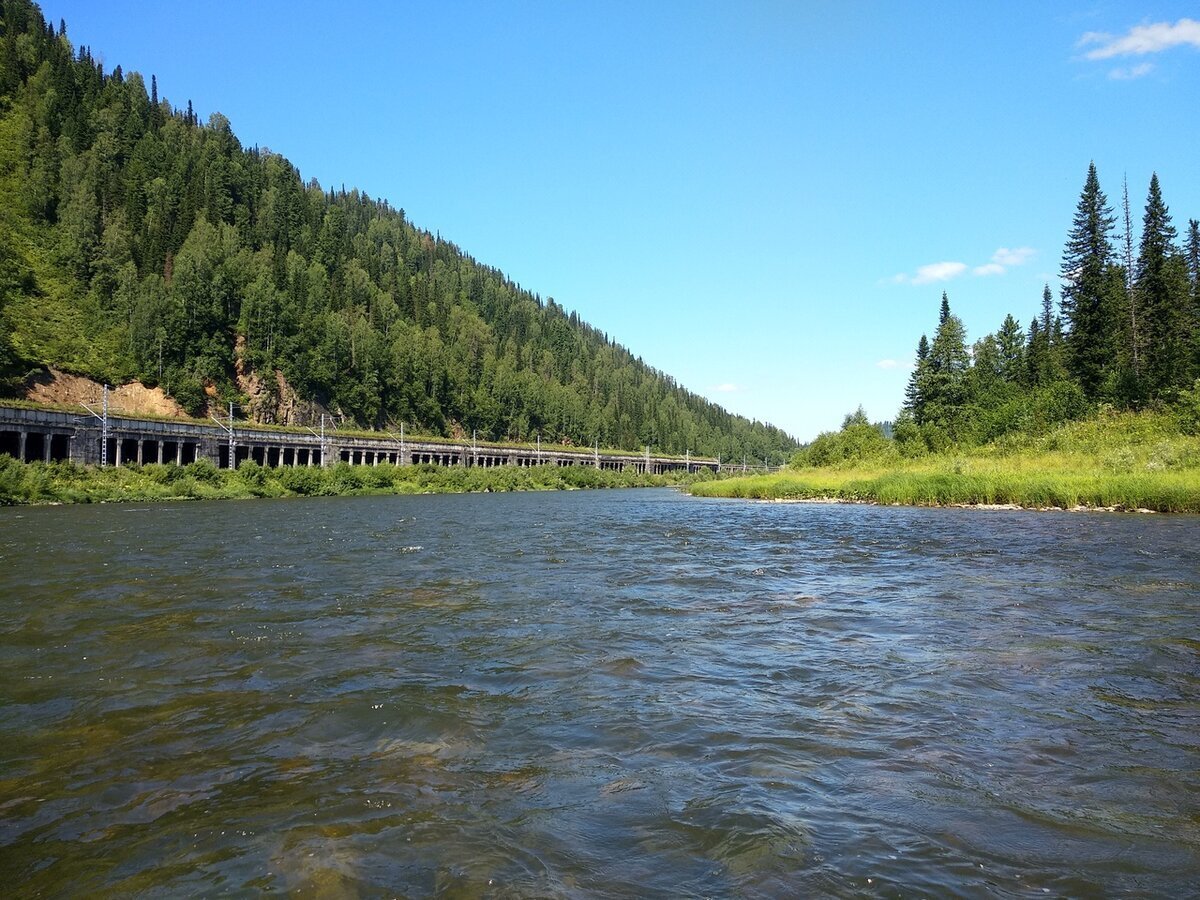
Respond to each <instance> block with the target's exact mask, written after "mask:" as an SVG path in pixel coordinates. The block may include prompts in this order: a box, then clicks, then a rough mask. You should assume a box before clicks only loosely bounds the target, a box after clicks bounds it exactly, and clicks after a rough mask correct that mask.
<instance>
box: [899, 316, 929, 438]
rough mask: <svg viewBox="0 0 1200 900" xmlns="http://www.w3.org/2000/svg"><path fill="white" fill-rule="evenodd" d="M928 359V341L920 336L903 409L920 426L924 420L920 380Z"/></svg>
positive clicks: (922, 377)
mask: <svg viewBox="0 0 1200 900" xmlns="http://www.w3.org/2000/svg"><path fill="white" fill-rule="evenodd" d="M928 358H929V339H928V338H927V337H925V335H921V340H920V341H918V342H917V363H916V365H915V366H913V371H912V375H910V376H909V379H908V386H907V387H905V389H904V408H905V409H907V410H908V411H909V412H911V413H912V414H913V420H914V421H916V423H917V424H918V425H920V424H921V423H922V422H923V421H924V418H925V398H924V397H923V396H922V392H921V388H922V380H923V379H924V377H925V368H926V364H925V361H926V360H927V359H928Z"/></svg>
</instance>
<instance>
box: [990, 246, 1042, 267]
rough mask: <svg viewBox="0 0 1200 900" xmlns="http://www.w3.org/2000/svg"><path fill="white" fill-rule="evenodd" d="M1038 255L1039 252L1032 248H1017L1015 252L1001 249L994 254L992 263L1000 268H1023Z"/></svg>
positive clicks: (1004, 248)
mask: <svg viewBox="0 0 1200 900" xmlns="http://www.w3.org/2000/svg"><path fill="white" fill-rule="evenodd" d="M1036 255H1037V251H1036V250H1034V249H1033V248H1032V247H1017V248H1016V249H1015V250H1010V249H1008V247H1001V248H1000V249H998V250H997V251H996V252H995V253H993V254H992V262H993V263H994V264H995V265H999V266H1023V265H1025V263H1027V262H1029V261H1030V260H1031V259H1033V258H1034V257H1035V256H1036Z"/></svg>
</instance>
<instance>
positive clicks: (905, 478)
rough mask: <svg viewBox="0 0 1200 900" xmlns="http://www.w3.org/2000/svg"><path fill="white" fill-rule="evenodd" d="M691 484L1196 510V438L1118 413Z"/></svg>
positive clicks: (938, 501)
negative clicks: (1028, 432)
mask: <svg viewBox="0 0 1200 900" xmlns="http://www.w3.org/2000/svg"><path fill="white" fill-rule="evenodd" d="M690 490H691V492H692V493H693V494H695V495H697V496H704V497H730V498H741V499H750V500H822V499H824V500H835V501H842V502H866V503H878V504H884V505H903V506H979V507H1009V508H1012V507H1018V508H1023V509H1079V508H1086V509H1097V510H1129V511H1134V510H1152V511H1154V512H1176V513H1200V438H1197V437H1195V436H1189V435H1185V434H1181V433H1180V432H1179V431H1178V430H1177V429H1173V428H1172V427H1171V426H1170V424H1169V423H1168V422H1166V420H1164V419H1163V417H1156V416H1151V415H1142V416H1118V417H1111V418H1109V419H1094V420H1090V421H1087V422H1076V423H1071V424H1070V425H1067V426H1065V427H1063V428H1061V429H1058V430H1057V431H1055V432H1053V433H1051V434H1049V435H1045V436H1042V437H1038V438H1030V437H1023V438H1019V439H1010V440H1009V441H1006V442H1004V443H1000V444H990V445H987V446H985V447H978V448H972V449H969V450H957V451H951V452H946V453H939V454H926V455H922V456H917V457H915V458H902V457H900V456H898V455H894V456H892V457H891V458H888V459H884V460H881V459H878V458H873V459H858V460H847V461H845V462H843V463H839V464H838V465H836V466H822V467H805V468H797V469H791V470H788V471H785V472H779V473H777V474H772V475H759V476H751V477H748V478H735V479H728V480H724V481H710V482H704V483H698V484H695V485H692V486H691V488H690Z"/></svg>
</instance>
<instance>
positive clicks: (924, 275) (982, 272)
mask: <svg viewBox="0 0 1200 900" xmlns="http://www.w3.org/2000/svg"><path fill="white" fill-rule="evenodd" d="M1035 256H1037V251H1036V250H1034V249H1033V248H1032V247H1015V248H1009V247H1000V248H999V249H998V250H996V252H995V253H993V254H992V259H991V261H990V262H986V263H983V264H981V265H978V266H968V265H967V264H966V263H963V262H950V261H947V262H936V263H929V264H928V265H925V266H921V267H920V268H918V269H917V272H916V274H915V275H909V274H908V273H906V272H900V273H899V274H897V275H893V276H891V277H890V278H882V279H880V282H879V283H880V284H932V283H934V282H936V281H950V280H951V279H952V278H958V277H959V276H960V275H963V274H965V273H966V272H968V271H969V272H970V273H971V274H972V275H976V276H984V277H986V276H988V275H1003V274H1004V273H1005V272H1006V271H1008V269H1009V267H1010V266H1023V265H1024V264H1025V263H1027V262H1029V261H1030V260H1031V259H1033V258H1034V257H1035Z"/></svg>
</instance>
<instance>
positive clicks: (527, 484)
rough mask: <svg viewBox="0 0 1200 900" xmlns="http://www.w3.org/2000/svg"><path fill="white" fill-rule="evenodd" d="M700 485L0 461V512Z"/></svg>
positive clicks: (533, 473) (526, 473)
mask: <svg viewBox="0 0 1200 900" xmlns="http://www.w3.org/2000/svg"><path fill="white" fill-rule="evenodd" d="M705 477H711V475H710V474H709V473H691V474H690V475H689V474H687V473H683V472H680V473H672V474H669V475H645V474H639V473H634V472H616V471H609V470H607V469H597V468H594V467H592V466H562V467H560V466H549V465H543V466H531V467H528V468H518V467H514V466H500V467H497V468H466V467H463V466H430V465H416V466H395V465H390V464H380V465H378V466H351V465H349V464H347V463H338V464H337V465H334V466H328V467H324V468H322V467H320V466H313V467H303V466H302V467H285V468H268V467H264V466H261V465H259V464H258V463H255V462H254V461H252V460H248V461H246V462H243V463H242V464H241V465H239V466H238V468H237V469H236V470H228V469H218V468H217V467H216V466H215V465H213V464H212V463H211V462H210V461H208V460H199V461H197V462H194V463H191V464H190V465H186V466H175V465H157V464H151V465H144V466H120V467H116V466H109V467H105V468H100V467H83V466H76V465H74V464H72V463H69V462H54V463H41V462H36V463H20V462H17V461H16V460H14V459H13V458H11V457H9V456H0V505H14V504H30V503H106V502H115V501H154V500H229V499H248V498H252V497H298V496H310V497H327V496H337V495H370V494H446V493H467V492H500V491H540V490H574V489H580V488H619V487H664V486H667V485H674V484H683V483H687V482H690V481H695V480H698V479H703V478H705Z"/></svg>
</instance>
